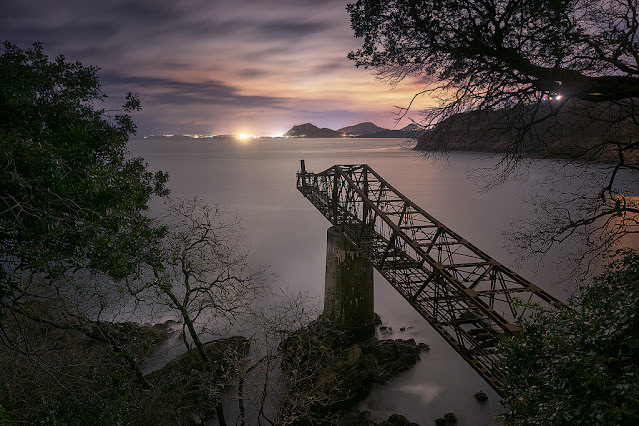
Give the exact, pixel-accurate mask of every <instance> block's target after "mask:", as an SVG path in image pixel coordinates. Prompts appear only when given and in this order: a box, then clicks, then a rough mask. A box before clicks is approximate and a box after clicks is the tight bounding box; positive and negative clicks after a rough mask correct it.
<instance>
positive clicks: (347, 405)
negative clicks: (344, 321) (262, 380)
mask: <svg viewBox="0 0 639 426" xmlns="http://www.w3.org/2000/svg"><path fill="white" fill-rule="evenodd" d="M349 343H351V342H349V341H347V340H344V339H341V338H340V337H339V330H337V331H336V330H334V329H332V327H331V326H330V324H327V323H326V322H321V321H316V322H314V323H312V324H310V325H309V326H308V327H306V328H305V329H303V330H300V331H299V332H298V333H297V334H295V335H293V336H291V337H290V338H288V339H287V340H286V341H285V342H284V343H283V344H282V347H281V350H282V369H283V370H284V372H285V374H286V375H287V378H288V380H289V382H290V383H289V384H290V386H291V390H290V392H289V394H288V395H287V397H286V398H285V400H284V402H283V405H284V408H283V410H284V412H285V413H286V415H287V418H295V419H300V422H299V424H306V423H305V422H304V421H303V420H301V419H305V417H304V416H310V418H314V419H318V418H321V419H327V420H326V421H325V422H324V423H322V424H331V421H330V420H328V419H329V418H331V419H334V420H335V421H336V420H337V417H339V414H340V413H343V412H345V411H347V410H349V409H351V408H352V407H353V406H355V405H356V404H357V403H358V402H359V401H361V400H362V399H364V398H365V397H366V396H367V395H368V394H369V392H370V390H371V388H372V387H373V385H374V384H381V383H384V382H386V381H388V380H389V379H391V378H392V377H394V376H396V375H397V374H399V373H401V372H404V371H406V370H408V369H410V368H411V367H412V366H413V365H415V363H416V362H417V361H418V360H419V354H420V352H421V351H422V349H421V348H420V346H419V345H418V344H417V343H416V342H415V340H413V339H410V340H401V339H397V340H379V341H378V340H377V339H374V338H372V339H369V340H366V341H363V342H358V343H354V344H349ZM302 401H304V403H303V404H302ZM396 420H397V419H396ZM342 421H353V419H352V417H351V418H350V420H348V419H342V420H341V421H340V423H342ZM397 421H399V420H397ZM367 422H368V420H367V419H360V421H359V423H351V424H361V425H367V426H368V425H374V423H373V422H370V423H367ZM333 424H334V423H333ZM391 424H395V425H404V423H391ZM408 424H410V422H409V423H408Z"/></svg>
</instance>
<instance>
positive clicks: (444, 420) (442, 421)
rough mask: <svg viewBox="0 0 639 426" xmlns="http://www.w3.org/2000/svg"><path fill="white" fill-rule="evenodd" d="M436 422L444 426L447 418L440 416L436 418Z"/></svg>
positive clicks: (439, 425) (438, 425)
mask: <svg viewBox="0 0 639 426" xmlns="http://www.w3.org/2000/svg"><path fill="white" fill-rule="evenodd" d="M435 424H436V425H437V426H444V425H445V424H446V419H445V418H443V417H439V418H438V419H437V420H435Z"/></svg>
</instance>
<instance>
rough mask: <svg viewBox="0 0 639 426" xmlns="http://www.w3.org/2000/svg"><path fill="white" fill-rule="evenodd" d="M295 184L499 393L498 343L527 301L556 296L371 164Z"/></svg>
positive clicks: (308, 176)
mask: <svg viewBox="0 0 639 426" xmlns="http://www.w3.org/2000/svg"><path fill="white" fill-rule="evenodd" d="M297 188H298V190H299V191H300V192H301V193H302V194H304V196H305V197H306V198H307V199H308V200H309V201H310V202H311V203H312V204H313V205H314V206H315V207H316V208H317V209H318V210H319V211H320V212H321V213H322V214H323V215H324V216H325V217H326V218H327V219H328V220H329V221H330V222H331V223H332V224H333V225H335V226H337V227H338V228H339V229H340V230H341V231H342V232H343V233H344V235H345V236H346V238H347V239H348V240H350V241H351V242H352V243H353V244H355V245H356V246H357V247H358V249H359V250H360V251H361V252H362V253H363V254H364V255H365V256H366V257H367V258H368V259H369V260H370V261H371V263H372V264H373V266H374V267H375V268H376V269H377V270H378V271H379V273H380V274H381V275H382V276H384V278H386V279H387V280H388V282H389V283H390V284H391V285H392V286H393V287H394V288H395V289H396V290H397V291H398V292H399V293H400V294H401V295H402V296H403V297H404V298H405V299H406V300H407V301H408V302H409V303H410V304H411V305H412V306H413V307H414V308H415V309H416V310H417V311H418V312H419V313H420V314H421V315H422V316H423V317H424V318H425V319H426V320H427V321H428V322H429V323H430V324H431V325H432V326H433V327H434V328H435V330H436V331H437V332H438V333H439V334H440V335H441V336H442V337H443V338H444V339H446V341H447V342H448V343H449V344H450V345H451V346H452V347H453V348H454V349H455V350H456V351H457V352H458V353H459V354H460V355H461V356H462V357H463V358H464V359H465V360H466V361H467V362H468V363H469V364H470V365H471V366H472V367H473V368H474V369H475V370H476V371H477V372H478V373H479V374H480V375H481V376H482V377H483V378H484V379H485V380H486V381H487V382H488V383H489V384H490V386H492V387H493V388H494V389H495V390H496V391H497V392H498V393H500V394H501V393H502V392H503V383H502V379H503V373H502V372H501V371H500V369H499V355H498V354H497V353H496V351H495V348H494V346H495V344H496V343H497V341H498V337H499V335H501V334H504V333H506V334H510V335H516V334H517V333H518V332H519V331H520V328H519V327H518V326H517V325H516V324H517V321H518V320H519V319H520V318H522V317H523V316H525V315H526V313H527V308H528V307H529V305H530V304H531V303H539V304H542V305H546V304H553V305H555V304H556V305H561V302H559V301H558V300H557V299H555V298H554V297H553V296H551V295H550V294H548V293H546V292H545V291H544V290H542V289H540V288H539V287H537V286H536V285H534V284H532V283H531V282H529V281H527V280H526V279H525V278H522V277H521V276H519V275H518V274H516V273H515V272H513V271H511V270H510V269H508V268H507V267H505V266H504V265H502V264H501V263H499V262H497V261H496V260H494V259H492V258H491V257H490V256H488V255H487V254H486V253H484V252H483V251H481V250H480V249H478V248H477V247H475V246H474V245H472V244H471V243H469V242H468V241H466V240H465V239H464V238H462V237H461V236H459V235H457V234H456V233H455V232H454V231H452V230H451V229H449V228H448V227H446V226H445V225H444V224H442V223H441V222H439V221H438V220H437V219H435V218H434V217H432V216H431V215H430V214H428V213H427V212H426V211H424V210H423V209H422V208H420V207H419V206H417V205H416V204H415V203H413V202H412V201H411V200H409V199H408V198H407V197H405V196H404V195H402V194H401V193H400V192H399V191H397V190H396V189H395V188H393V187H392V186H391V185H389V184H388V182H386V181H385V180H384V179H383V178H382V177H381V176H380V175H379V174H377V173H376V172H375V171H374V170H373V169H371V168H370V167H369V166H368V165H366V164H362V165H344V166H337V165H336V166H333V167H331V168H329V169H327V170H325V171H323V172H321V173H308V172H306V170H305V167H304V161H303V160H302V168H301V171H300V172H298V173H297Z"/></svg>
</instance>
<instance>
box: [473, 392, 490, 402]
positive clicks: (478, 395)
mask: <svg viewBox="0 0 639 426" xmlns="http://www.w3.org/2000/svg"><path fill="white" fill-rule="evenodd" d="M475 399H476V400H477V401H479V402H486V401H488V395H486V392H484V391H482V390H480V391H479V392H477V393H476V394H475Z"/></svg>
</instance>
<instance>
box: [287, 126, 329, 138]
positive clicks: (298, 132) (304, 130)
mask: <svg viewBox="0 0 639 426" xmlns="http://www.w3.org/2000/svg"><path fill="white" fill-rule="evenodd" d="M284 136H286V137H294V138H338V137H341V134H340V133H339V132H336V131H335V130H331V129H328V128H322V129H320V128H319V127H317V126H315V125H313V124H311V123H305V124H300V125H298V126H293V127H292V128H291V130H289V131H288V132H286V133H284Z"/></svg>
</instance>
